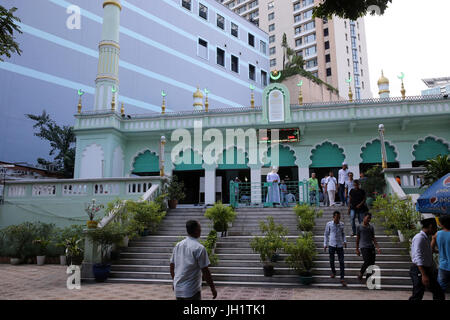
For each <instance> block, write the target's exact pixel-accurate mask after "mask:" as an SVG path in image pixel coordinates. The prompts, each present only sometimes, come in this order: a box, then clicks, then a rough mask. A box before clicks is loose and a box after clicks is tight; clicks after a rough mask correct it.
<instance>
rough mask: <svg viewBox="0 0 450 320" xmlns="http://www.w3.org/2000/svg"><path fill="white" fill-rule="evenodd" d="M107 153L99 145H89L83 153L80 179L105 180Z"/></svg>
mask: <svg viewBox="0 0 450 320" xmlns="http://www.w3.org/2000/svg"><path fill="white" fill-rule="evenodd" d="M104 160H105V152H104V150H103V147H102V146H101V145H99V144H97V143H91V144H89V145H87V146H86V147H85V148H84V149H83V151H82V153H81V170H80V178H82V179H83V178H103V161H104Z"/></svg>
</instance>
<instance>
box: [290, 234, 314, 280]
mask: <svg viewBox="0 0 450 320" xmlns="http://www.w3.org/2000/svg"><path fill="white" fill-rule="evenodd" d="M284 250H285V252H286V253H287V254H288V257H287V258H286V263H287V264H288V266H289V267H290V268H291V269H293V270H295V272H297V274H298V275H299V278H300V282H301V283H302V284H304V285H309V284H311V283H312V282H313V279H314V278H313V276H312V268H313V267H314V259H315V257H316V254H317V251H316V245H315V244H314V239H313V236H312V233H310V232H307V233H306V234H304V235H300V236H299V237H298V238H297V239H296V241H295V243H289V242H286V243H285V248H284Z"/></svg>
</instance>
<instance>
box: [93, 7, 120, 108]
mask: <svg viewBox="0 0 450 320" xmlns="http://www.w3.org/2000/svg"><path fill="white" fill-rule="evenodd" d="M121 10H122V6H121V4H120V0H105V1H104V2H103V11H104V15H103V28H102V39H101V41H100V44H99V46H98V47H99V58H98V71H97V78H96V79H95V105H94V110H110V109H111V101H112V95H113V94H114V99H115V101H116V103H117V102H118V99H117V96H118V92H119V55H120V46H119V28H120V11H121Z"/></svg>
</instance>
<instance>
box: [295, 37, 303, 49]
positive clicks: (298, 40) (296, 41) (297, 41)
mask: <svg viewBox="0 0 450 320" xmlns="http://www.w3.org/2000/svg"><path fill="white" fill-rule="evenodd" d="M301 45H302V38H299V39H297V40H295V46H296V47H300V46H301Z"/></svg>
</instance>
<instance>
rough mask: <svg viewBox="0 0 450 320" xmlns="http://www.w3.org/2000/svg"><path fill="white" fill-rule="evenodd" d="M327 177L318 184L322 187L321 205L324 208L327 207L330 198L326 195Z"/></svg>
mask: <svg viewBox="0 0 450 320" xmlns="http://www.w3.org/2000/svg"><path fill="white" fill-rule="evenodd" d="M328 177H329V176H325V177H323V178H322V180H320V184H321V186H322V193H323V205H324V206H325V207H328V206H329V205H330V198H329V197H328V193H327V188H326V185H327V179H328Z"/></svg>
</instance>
